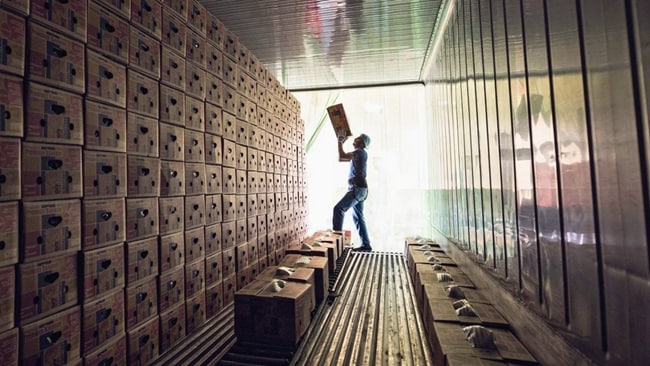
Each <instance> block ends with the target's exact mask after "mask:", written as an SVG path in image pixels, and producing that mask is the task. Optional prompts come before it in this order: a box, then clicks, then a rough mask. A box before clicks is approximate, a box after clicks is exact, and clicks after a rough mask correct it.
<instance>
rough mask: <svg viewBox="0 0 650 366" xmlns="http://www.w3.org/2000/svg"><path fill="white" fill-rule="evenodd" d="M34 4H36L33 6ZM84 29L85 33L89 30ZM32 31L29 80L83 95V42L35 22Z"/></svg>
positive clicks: (84, 72) (30, 28) (30, 25)
mask: <svg viewBox="0 0 650 366" xmlns="http://www.w3.org/2000/svg"><path fill="white" fill-rule="evenodd" d="M42 1H45V0H42ZM42 1H41V2H42ZM75 3H77V2H75ZM78 3H79V4H83V5H84V7H85V5H86V2H83V1H81V2H78ZM34 4H35V2H34V1H33V2H32V5H34ZM41 5H43V4H41ZM43 9H45V8H43ZM83 28H84V31H85V28H86V27H85V26H84V27H83ZM28 29H29V34H30V39H31V42H30V48H29V49H30V52H29V60H30V63H29V78H30V79H31V80H36V81H40V82H43V83H46V84H48V85H52V86H57V87H62V88H65V89H68V90H71V91H73V92H76V93H83V92H84V91H85V87H86V82H85V75H86V70H85V68H84V66H85V64H86V62H85V48H84V45H83V43H81V42H78V41H73V40H72V39H69V38H67V37H64V36H61V35H59V34H58V33H57V32H55V31H51V30H48V29H46V28H43V27H41V26H39V25H36V24H34V23H31V22H30V23H29V27H28Z"/></svg>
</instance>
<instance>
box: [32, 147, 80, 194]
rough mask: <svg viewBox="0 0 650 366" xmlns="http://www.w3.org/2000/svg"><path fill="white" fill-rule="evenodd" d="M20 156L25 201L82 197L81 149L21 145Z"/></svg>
mask: <svg viewBox="0 0 650 366" xmlns="http://www.w3.org/2000/svg"><path fill="white" fill-rule="evenodd" d="M22 155H23V159H22V188H23V190H22V195H23V198H24V199H27V200H35V199H59V198H71V197H80V196H81V191H82V186H81V170H82V168H81V148H80V147H78V146H64V145H46V144H36V143H29V142H24V143H23V152H22Z"/></svg>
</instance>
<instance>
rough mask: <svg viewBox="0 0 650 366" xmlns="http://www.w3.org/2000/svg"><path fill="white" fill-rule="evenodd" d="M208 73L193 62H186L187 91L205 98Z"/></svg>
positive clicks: (201, 98) (197, 96) (196, 96)
mask: <svg viewBox="0 0 650 366" xmlns="http://www.w3.org/2000/svg"><path fill="white" fill-rule="evenodd" d="M206 79H207V73H206V71H205V70H203V69H202V68H201V67H199V66H198V65H195V64H193V63H191V62H188V63H186V64H185V93H186V94H189V95H191V96H193V97H195V98H199V99H200V100H203V99H205V85H206Z"/></svg>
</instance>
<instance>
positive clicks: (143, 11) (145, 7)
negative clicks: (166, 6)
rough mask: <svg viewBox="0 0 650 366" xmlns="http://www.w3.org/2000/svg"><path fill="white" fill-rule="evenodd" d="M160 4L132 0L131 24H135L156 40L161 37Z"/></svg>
mask: <svg viewBox="0 0 650 366" xmlns="http://www.w3.org/2000/svg"><path fill="white" fill-rule="evenodd" d="M161 23H162V4H160V3H159V2H157V1H153V2H150V1H144V0H140V1H138V0H132V1H131V24H135V25H136V26H138V27H140V28H141V29H143V30H144V31H146V32H148V33H149V34H151V35H152V36H153V37H155V38H156V39H160V37H161V35H162V27H161Z"/></svg>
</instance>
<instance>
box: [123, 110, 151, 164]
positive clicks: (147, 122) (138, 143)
mask: <svg viewBox="0 0 650 366" xmlns="http://www.w3.org/2000/svg"><path fill="white" fill-rule="evenodd" d="M158 135H159V132H158V120H157V119H154V118H150V117H145V116H141V115H139V114H136V113H127V147H126V150H127V152H128V153H129V154H133V155H141V156H150V157H158V138H159V136H158Z"/></svg>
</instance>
